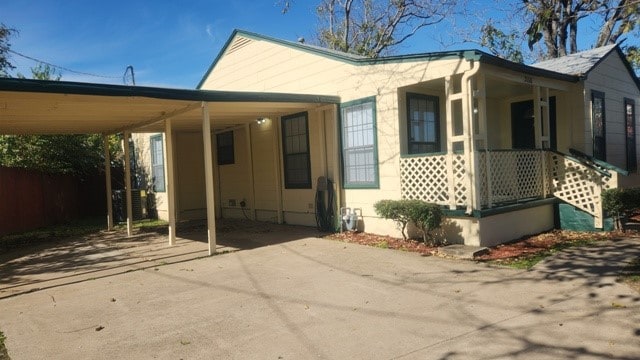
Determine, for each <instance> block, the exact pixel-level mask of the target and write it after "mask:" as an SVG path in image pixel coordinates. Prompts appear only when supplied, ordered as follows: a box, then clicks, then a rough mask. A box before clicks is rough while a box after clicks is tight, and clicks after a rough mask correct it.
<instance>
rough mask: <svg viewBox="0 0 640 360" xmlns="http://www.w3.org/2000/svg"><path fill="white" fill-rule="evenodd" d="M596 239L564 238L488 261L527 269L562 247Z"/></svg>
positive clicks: (588, 242) (594, 242) (570, 246)
mask: <svg viewBox="0 0 640 360" xmlns="http://www.w3.org/2000/svg"><path fill="white" fill-rule="evenodd" d="M597 241H598V239H596V238H581V239H575V240H564V241H560V242H557V243H555V244H552V245H550V246H549V247H547V248H544V249H540V250H539V251H536V252H532V253H527V254H523V255H520V256H517V257H513V258H505V259H499V260H492V261H489V263H492V264H497V265H503V266H508V267H511V268H514V269H522V270H529V269H531V268H532V267H533V266H535V265H536V264H537V263H539V262H540V261H542V260H544V259H546V258H547V257H549V256H552V255H555V254H556V253H558V252H559V251H562V250H564V249H568V248H572V247H578V246H594V245H595V244H596V242H597Z"/></svg>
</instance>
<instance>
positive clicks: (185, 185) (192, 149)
mask: <svg viewBox="0 0 640 360" xmlns="http://www.w3.org/2000/svg"><path fill="white" fill-rule="evenodd" d="M174 139H175V141H174V153H175V166H176V171H175V174H176V175H175V178H176V179H175V182H176V184H175V185H176V188H175V191H176V211H177V219H179V220H192V219H205V218H206V217H207V204H206V197H205V196H204V194H205V184H204V146H203V142H202V134H201V133H200V132H174Z"/></svg>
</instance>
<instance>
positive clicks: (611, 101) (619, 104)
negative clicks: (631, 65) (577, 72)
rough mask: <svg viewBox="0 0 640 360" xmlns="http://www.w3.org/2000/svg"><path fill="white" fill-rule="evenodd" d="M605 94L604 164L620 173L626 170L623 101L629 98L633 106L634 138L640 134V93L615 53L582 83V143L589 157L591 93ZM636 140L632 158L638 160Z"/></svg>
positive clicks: (591, 143) (590, 142) (591, 151)
mask: <svg viewBox="0 0 640 360" xmlns="http://www.w3.org/2000/svg"><path fill="white" fill-rule="evenodd" d="M592 90H596V91H601V92H604V94H605V131H606V144H607V145H606V147H607V148H606V150H607V162H608V163H610V164H613V165H615V166H617V167H620V168H622V169H625V168H626V152H625V151H626V150H625V149H626V148H625V116H624V98H625V97H626V98H630V99H632V100H634V101H635V105H636V137H637V136H638V134H639V131H640V121H638V119H637V117H638V114H640V91H639V90H638V87H637V85H636V84H635V83H634V82H633V80H632V79H631V77H630V76H629V72H628V70H627V69H626V67H625V66H624V64H623V62H622V60H621V59H620V57H619V56H618V54H617V52H615V51H614V52H612V53H611V54H609V55H608V56H607V57H606V58H605V59H603V61H602V62H601V63H600V64H598V66H596V67H595V68H594V69H593V70H592V71H591V72H590V73H589V75H588V78H587V80H585V82H584V115H585V117H584V132H583V134H584V143H585V152H586V153H587V154H592V153H593V140H592V131H591V130H592V129H591V125H592V114H591V91H592ZM637 141H638V138H636V154H637V155H636V156H637V157H638V158H640V156H638V155H640V152H638V145H637Z"/></svg>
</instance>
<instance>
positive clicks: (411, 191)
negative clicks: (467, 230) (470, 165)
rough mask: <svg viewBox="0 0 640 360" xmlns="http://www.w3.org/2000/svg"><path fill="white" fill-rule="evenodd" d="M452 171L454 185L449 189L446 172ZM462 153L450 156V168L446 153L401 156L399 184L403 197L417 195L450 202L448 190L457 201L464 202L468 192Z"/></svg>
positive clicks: (411, 197)
mask: <svg viewBox="0 0 640 360" xmlns="http://www.w3.org/2000/svg"><path fill="white" fill-rule="evenodd" d="M451 171H453V176H454V189H453V191H450V189H449V175H450V174H451ZM464 181H465V169H464V157H463V156H462V155H454V156H453V169H448V168H447V155H431V156H420V157H408V158H401V159H400V186H401V195H402V198H403V199H418V200H424V201H427V202H430V203H435V204H440V205H449V199H450V196H451V195H450V194H453V195H454V196H455V199H456V204H458V205H464V204H465V201H466V198H467V194H466V191H467V189H466V185H465V184H464Z"/></svg>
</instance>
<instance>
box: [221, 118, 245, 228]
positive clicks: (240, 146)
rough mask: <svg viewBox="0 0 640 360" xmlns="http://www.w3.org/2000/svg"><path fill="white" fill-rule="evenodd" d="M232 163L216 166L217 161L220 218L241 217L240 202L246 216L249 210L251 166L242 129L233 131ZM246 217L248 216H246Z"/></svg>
mask: <svg viewBox="0 0 640 360" xmlns="http://www.w3.org/2000/svg"><path fill="white" fill-rule="evenodd" d="M233 148H234V163H233V164H227V165H218V164H217V161H216V163H215V165H216V166H217V175H218V176H217V179H216V180H217V183H216V185H218V191H219V194H217V198H219V199H220V205H221V208H222V214H221V215H222V217H238V216H243V214H242V207H241V206H240V202H241V201H243V200H244V201H245V203H246V206H245V212H246V213H247V214H248V212H249V211H251V209H249V206H250V204H251V186H252V184H251V183H250V182H249V178H250V171H251V166H250V165H251V164H250V163H249V156H248V155H249V154H248V153H247V135H246V133H245V131H244V127H240V128H236V129H235V130H233ZM247 216H248V215H247Z"/></svg>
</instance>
